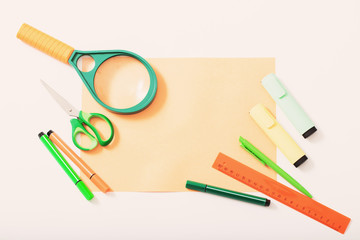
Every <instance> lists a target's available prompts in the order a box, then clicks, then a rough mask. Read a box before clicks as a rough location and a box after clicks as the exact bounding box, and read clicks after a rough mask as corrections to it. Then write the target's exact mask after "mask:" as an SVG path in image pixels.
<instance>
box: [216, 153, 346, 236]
mask: <svg viewBox="0 0 360 240" xmlns="http://www.w3.org/2000/svg"><path fill="white" fill-rule="evenodd" d="M212 167H213V168H215V169H217V170H219V171H220V172H222V173H225V174H226V175H228V176H230V177H232V178H234V179H236V180H238V181H240V182H242V183H243V184H246V185H248V186H249V187H251V188H253V189H255V190H257V191H259V192H262V193H263V194H266V195H267V196H269V197H271V198H273V199H275V200H277V201H279V202H281V203H283V204H285V205H287V206H288V207H291V208H293V209H295V210H296V211H298V212H300V213H302V214H304V215H306V216H308V217H311V218H312V219H314V220H316V221H318V222H320V223H322V224H324V225H326V226H328V227H330V228H332V229H334V230H336V231H338V232H340V233H345V230H346V228H347V227H348V225H349V223H350V220H351V219H350V218H348V217H346V216H344V215H342V214H341V213H338V212H336V211H334V210H332V209H330V208H328V207H326V206H324V205H322V204H321V203H319V202H316V201H314V200H313V199H311V198H309V197H307V196H305V195H304V194H301V193H299V192H297V191H295V190H293V189H291V188H288V187H286V186H285V185H283V184H281V183H279V182H277V181H275V180H273V179H271V178H269V177H267V176H265V175H264V174H261V173H259V172H257V171H255V170H254V169H252V168H250V167H248V166H246V165H244V164H242V163H240V162H238V161H236V160H234V159H232V158H230V157H228V156H226V155H225V154H223V153H219V155H218V156H217V158H216V160H215V162H214V164H213V165H212Z"/></svg>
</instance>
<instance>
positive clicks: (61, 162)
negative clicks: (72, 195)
mask: <svg viewBox="0 0 360 240" xmlns="http://www.w3.org/2000/svg"><path fill="white" fill-rule="evenodd" d="M38 136H39V138H40V140H41V142H42V143H43V144H44V145H45V147H46V148H47V150H49V152H50V153H51V155H52V156H53V157H54V158H55V160H56V161H57V162H58V163H59V165H60V166H61V168H62V169H63V170H64V171H65V173H66V174H67V175H68V176H69V178H70V179H71V181H72V182H73V183H74V184H75V186H76V187H77V188H78V189H79V191H80V192H81V193H82V195H84V197H85V198H86V199H87V200H91V199H92V198H93V197H94V194H93V193H92V192H91V191H90V190H89V189H88V187H87V186H86V185H85V183H84V182H83V181H82V180H81V179H80V177H79V176H78V175H77V174H76V172H75V171H74V169H73V168H72V167H71V166H70V165H69V163H68V162H67V161H66V160H65V158H64V157H63V155H62V154H61V153H60V152H59V150H58V149H57V148H56V147H55V145H54V144H53V143H52V142H51V140H50V139H49V137H48V136H47V135H46V134H45V133H43V132H41V133H39V135H38Z"/></svg>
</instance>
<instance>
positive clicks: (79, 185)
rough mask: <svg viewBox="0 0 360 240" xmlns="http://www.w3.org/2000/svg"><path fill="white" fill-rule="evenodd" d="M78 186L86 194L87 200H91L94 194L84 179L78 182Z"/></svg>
mask: <svg viewBox="0 0 360 240" xmlns="http://www.w3.org/2000/svg"><path fill="white" fill-rule="evenodd" d="M76 187H77V188H78V189H79V190H80V192H81V193H82V195H84V197H85V198H86V199H87V200H91V199H93V197H94V194H93V193H92V192H91V191H90V189H89V188H88V187H87V186H86V185H85V183H84V182H83V181H79V182H78V183H77V184H76Z"/></svg>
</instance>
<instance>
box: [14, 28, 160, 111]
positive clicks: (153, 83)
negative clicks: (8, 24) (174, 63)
mask: <svg viewBox="0 0 360 240" xmlns="http://www.w3.org/2000/svg"><path fill="white" fill-rule="evenodd" d="M16 36H17V38H19V39H20V40H22V41H24V42H25V43H27V44H29V45H30V46H33V47H35V48H37V49H38V50H40V51H42V52H44V53H46V54H48V55H50V56H52V57H54V58H56V59H57V60H59V61H61V62H63V63H68V64H70V65H71V66H73V67H74V68H75V70H76V71H77V73H78V74H79V76H80V77H81V79H82V81H83V82H84V84H85V86H86V87H87V89H88V91H89V92H90V93H91V95H92V97H93V98H94V99H95V100H96V101H97V102H98V103H99V104H100V105H102V106H103V107H105V108H107V109H109V110H111V111H113V112H116V113H122V114H129V113H135V112H139V111H141V110H143V109H144V108H146V107H147V106H148V105H149V104H150V103H151V102H152V100H153V99H154V97H155V94H156V90H157V78H156V75H155V72H154V70H153V68H152V67H151V66H150V64H149V63H148V62H147V61H146V60H145V59H144V58H142V57H141V56H139V55H137V54H135V53H133V52H129V51H125V50H107V51H78V50H74V48H72V47H70V46H69V45H67V44H65V43H63V42H61V41H59V40H57V39H55V38H53V37H51V36H49V35H47V34H45V33H43V32H41V31H39V30H37V29H35V28H33V27H31V26H29V25H28V24H26V23H24V24H23V25H22V26H21V27H20V29H19V31H18V33H17V35H16ZM84 57H87V58H90V59H92V61H93V66H91V67H88V68H87V69H86V70H84V68H83V66H82V64H81V63H82V61H81V60H82V59H83V58H84ZM116 57H122V59H126V58H130V59H131V60H132V61H133V60H135V62H137V63H139V64H140V65H141V67H144V68H145V73H146V75H145V76H141V77H140V78H139V79H136V80H137V81H138V82H136V83H135V84H134V81H133V79H131V76H129V73H126V74H125V75H121V76H120V79H117V77H116V81H117V82H118V85H117V88H116V89H117V91H118V99H119V101H120V105H116V106H110V105H109V104H110V103H109V102H107V101H106V100H104V97H99V95H98V93H97V90H98V89H102V88H103V87H102V85H101V84H102V82H103V81H96V82H95V81H94V80H95V79H97V77H100V78H101V76H99V75H102V74H104V69H103V67H104V68H105V69H108V67H109V66H107V65H108V63H109V62H111V61H112V59H113V58H116ZM85 59H86V58H85ZM126 62H127V61H125V62H124V64H123V65H122V66H115V67H116V68H119V67H120V68H122V67H126V66H125V65H126ZM142 65H143V66H142ZM120 71H123V70H122V69H120ZM130 75H131V73H130ZM144 79H145V80H144ZM96 86H98V87H96ZM129 88H130V89H129ZM124 90H125V91H124ZM120 92H121V93H122V94H119V93H120ZM123 103H126V104H125V105H124V104H123Z"/></svg>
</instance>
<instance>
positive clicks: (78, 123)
mask: <svg viewBox="0 0 360 240" xmlns="http://www.w3.org/2000/svg"><path fill="white" fill-rule="evenodd" d="M70 123H71V126H72V140H73V142H74V144H75V146H76V147H78V148H79V149H81V150H84V151H89V150H92V149H94V148H95V147H96V146H97V144H98V141H97V140H96V138H95V137H94V136H93V135H91V134H90V133H89V132H88V131H87V130H86V129H85V128H84V126H83V125H82V120H80V119H77V118H73V119H71V120H70ZM81 133H83V134H85V135H86V136H88V138H90V140H91V144H90V147H88V148H86V147H83V146H81V145H80V144H79V143H78V142H77V140H76V136H77V135H78V134H81Z"/></svg>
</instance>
